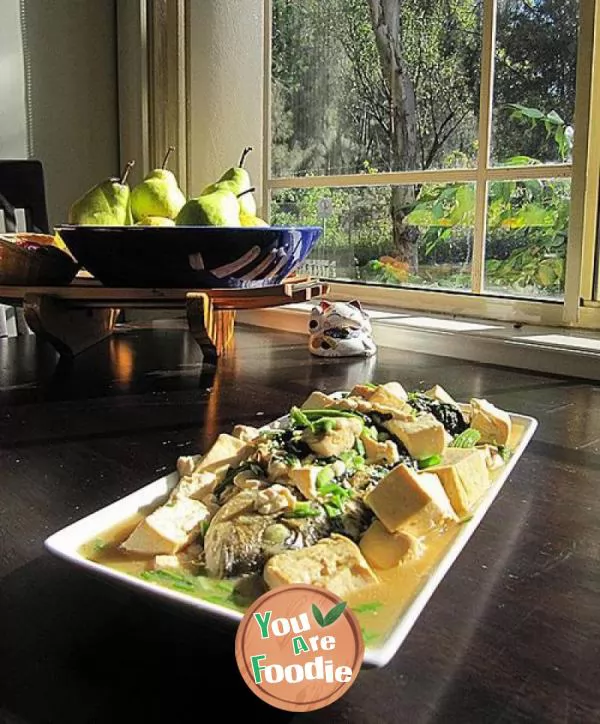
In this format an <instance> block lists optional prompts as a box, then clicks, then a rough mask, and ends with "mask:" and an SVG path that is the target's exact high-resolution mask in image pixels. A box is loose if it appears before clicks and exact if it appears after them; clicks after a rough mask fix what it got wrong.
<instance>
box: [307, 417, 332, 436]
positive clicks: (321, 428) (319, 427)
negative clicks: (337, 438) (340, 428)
mask: <svg viewBox="0 0 600 724" xmlns="http://www.w3.org/2000/svg"><path fill="white" fill-rule="evenodd" d="M334 427H335V422H334V421H333V420H332V419H331V418H330V417H322V418H320V419H319V420H315V421H314V422H313V423H312V429H313V432H314V433H315V434H317V435H327V433H328V432H331V431H332V430H333V428H334Z"/></svg>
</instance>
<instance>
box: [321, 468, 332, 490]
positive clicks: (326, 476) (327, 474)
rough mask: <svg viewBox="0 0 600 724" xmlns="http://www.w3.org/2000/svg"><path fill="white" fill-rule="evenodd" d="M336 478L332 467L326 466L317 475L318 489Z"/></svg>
mask: <svg viewBox="0 0 600 724" xmlns="http://www.w3.org/2000/svg"><path fill="white" fill-rule="evenodd" d="M334 478H335V473H334V472H333V468H332V467H331V465H326V466H325V467H324V468H323V469H322V470H320V471H319V474H318V475H317V488H321V486H323V485H327V483H330V482H331V481H332V480H333V479H334Z"/></svg>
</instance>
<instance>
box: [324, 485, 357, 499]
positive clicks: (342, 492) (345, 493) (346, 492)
mask: <svg viewBox="0 0 600 724" xmlns="http://www.w3.org/2000/svg"><path fill="white" fill-rule="evenodd" d="M319 495H337V496H339V497H340V498H351V497H352V496H353V495H354V491H353V490H352V488H344V487H343V486H342V485H338V484H337V483H327V484H326V485H319Z"/></svg>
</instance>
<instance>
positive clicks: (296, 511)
mask: <svg viewBox="0 0 600 724" xmlns="http://www.w3.org/2000/svg"><path fill="white" fill-rule="evenodd" d="M320 514H321V511H320V510H318V509H317V508H313V506H312V504H311V503H308V502H304V503H296V505H294V508H293V510H292V512H291V513H288V517H289V518H316V517H317V516H318V515H320Z"/></svg>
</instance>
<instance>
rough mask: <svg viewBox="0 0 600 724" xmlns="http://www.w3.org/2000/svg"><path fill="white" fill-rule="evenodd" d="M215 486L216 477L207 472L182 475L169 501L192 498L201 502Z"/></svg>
mask: <svg viewBox="0 0 600 724" xmlns="http://www.w3.org/2000/svg"><path fill="white" fill-rule="evenodd" d="M216 484H217V476H216V474H215V473H211V472H209V471H208V470H205V471H200V472H196V473H192V474H191V475H184V476H183V477H182V478H181V479H180V480H179V482H178V483H177V485H176V486H175V487H174V488H173V492H172V493H171V495H170V496H169V501H170V502H172V501H174V500H179V498H194V499H195V500H202V498H204V497H206V496H207V495H208V494H209V493H212V491H213V490H214V488H215V485H216Z"/></svg>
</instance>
